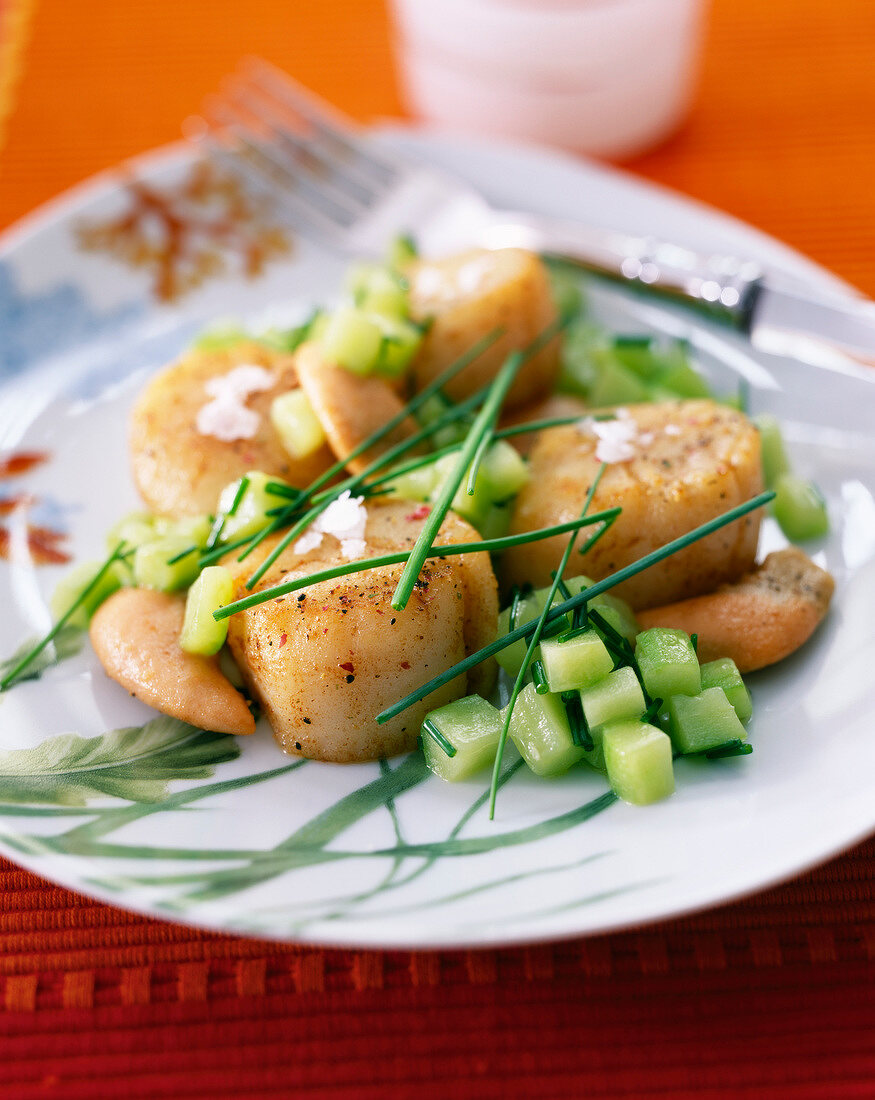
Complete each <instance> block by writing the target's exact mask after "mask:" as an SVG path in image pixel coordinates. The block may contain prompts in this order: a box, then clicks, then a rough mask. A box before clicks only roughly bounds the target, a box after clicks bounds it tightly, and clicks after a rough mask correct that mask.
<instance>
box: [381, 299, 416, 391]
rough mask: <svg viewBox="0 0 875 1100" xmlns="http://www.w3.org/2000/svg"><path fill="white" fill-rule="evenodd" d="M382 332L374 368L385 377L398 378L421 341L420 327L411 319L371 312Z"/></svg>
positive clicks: (408, 364) (407, 365)
mask: <svg viewBox="0 0 875 1100" xmlns="http://www.w3.org/2000/svg"><path fill="white" fill-rule="evenodd" d="M371 316H372V317H373V319H374V321H375V322H376V323H377V324H378V325H379V327H380V331H381V333H382V334H383V339H382V341H381V343H380V350H379V353H378V354H377V360H376V363H375V365H374V369H375V370H376V371H377V373H378V374H382V375H384V376H385V377H387V378H400V377H401V375H402V374H403V373H404V372H405V371H406V370H407V368H408V367H409V366H410V361H411V360H412V359H413V357H414V355H416V353H417V351H418V350H419V345H420V344H421V343H422V329H420V328H419V326H418V325H415V324H413V322H412V321H405V320H404V319H403V318H398V317H384V316H383V315H382V314H379V313H372V314H371Z"/></svg>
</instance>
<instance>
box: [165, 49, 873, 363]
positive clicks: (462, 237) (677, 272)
mask: <svg viewBox="0 0 875 1100" xmlns="http://www.w3.org/2000/svg"><path fill="white" fill-rule="evenodd" d="M186 131H187V133H188V136H190V137H194V138H195V139H197V140H198V141H199V142H201V143H202V144H204V145H205V146H206V147H207V148H208V150H209V151H210V153H211V155H212V156H213V157H216V158H219V159H220V160H221V161H223V162H224V163H226V164H228V165H229V166H231V167H232V168H233V169H234V170H235V171H238V172H242V173H244V174H245V176H246V178H247V180H248V181H249V183H250V185H251V186H253V187H255V188H257V189H260V190H262V191H267V192H269V193H270V194H271V195H272V196H273V197H274V198H276V199H278V200H279V201H280V202H281V203H282V205H283V207H284V208H285V210H286V211H287V212H288V215H289V217H290V219H291V220H292V221H293V222H294V223H295V224H296V225H297V226H298V228H299V229H302V230H307V231H309V232H310V233H313V234H316V235H317V236H318V237H320V238H321V239H322V240H323V241H324V242H325V243H327V244H328V245H330V246H332V247H333V248H335V249H339V250H341V251H344V252H349V253H352V254H356V255H382V254H384V251H385V248H386V245H387V242H388V241H389V240H390V239H391V238H392V237H393V235H395V234H397V233H399V232H408V231H412V232H413V234H414V236H415V238H416V240H417V242H418V243H419V244H420V245H421V247H422V250H423V252H424V253H425V254H427V255H440V254H442V253H443V254H446V253H448V252H452V251H457V250H460V249H462V248H470V247H473V246H480V247H486V248H506V247H519V248H526V249H530V250H532V251H536V252H540V253H543V254H546V255H552V256H555V257H558V258H561V259H564V260H567V261H570V262H572V263H575V264H578V265H580V266H581V267H584V268H587V269H589V270H591V271H594V272H597V273H599V274H601V275H607V276H610V277H611V278H614V279H617V280H619V281H621V282H625V283H627V284H631V285H634V286H637V287H639V288H646V289H647V290H649V291H655V292H659V293H662V294H665V295H668V296H670V297H673V298H675V299H678V300H682V301H684V302H686V303H687V304H692V305H694V306H697V307H699V308H700V309H703V310H705V311H707V312H708V313H709V314H711V315H712V316H717V317H719V318H720V319H722V320H724V321H729V322H730V323H731V324H732V325H733V326H734V327H735V328H737V329H739V330H740V331H742V332H744V333H745V334H746V335H747V336H748V337H749V338H750V339H751V340H752V341H753V342H754V343H757V344H759V345H760V346H762V347H764V348H765V349H766V350H772V351H778V352H780V353H783V354H790V355H792V356H794V357H799V358H806V359H809V361H811V362H815V363H818V364H819V365H826V361H825V360H824V358H823V356H824V355H826V356H827V359H829V358H830V357H834V356H835V353H836V347H839V348H842V349H845V350H851V351H852V352H853V353H854V354H857V355H862V356H863V357H865V358H875V305H873V304H872V303H867V302H863V301H859V300H854V299H853V298H847V297H844V296H837V297H835V298H830V297H825V296H823V295H819V296H818V297H817V298H816V299H811V298H808V297H806V296H805V295H804V294H800V293H798V292H795V291H792V290H788V289H786V288H780V287H777V286H775V285H774V282H773V280H772V279H771V277H770V278H766V276H765V274H764V272H763V270H762V268H761V267H760V265H759V264H758V263H756V262H755V261H752V260H750V259H742V258H739V257H735V256H727V255H722V254H720V255H704V254H698V253H696V252H693V251H691V250H689V249H687V248H684V247H681V246H678V245H676V244H672V243H669V242H665V241H660V240H658V239H656V238H652V237H636V236H629V235H625V234H621V233H616V232H612V231H610V230H605V229H600V228H597V227H594V226H588V225H584V224H582V223H578V222H572V221H562V220H557V219H552V218H547V217H542V216H540V215H533V214H527V213H523V212H519V211H500V210H495V209H493V208H492V207H491V206H489V204H488V203H487V202H486V201H485V200H484V199H483V198H482V196H480V195H479V194H478V193H477V192H475V191H474V190H473V189H472V188H470V187H469V186H468V185H467V184H465V183H462V182H461V181H460V180H458V179H456V178H453V177H450V176H448V175H445V174H443V173H441V172H437V171H435V170H434V169H432V168H430V167H425V166H422V165H419V164H416V163H413V162H412V161H408V160H403V159H401V158H399V157H396V156H395V155H390V154H387V153H386V152H384V151H383V150H380V151H377V150H375V149H374V147H373V144H372V143H371V142H369V141H368V140H367V138H365V137H363V136H361V135H360V134H359V133H358V132H357V131H356V129H355V127H354V126H353V125H352V124H351V123H350V121H349V120H348V119H346V118H345V117H344V116H343V115H342V114H340V112H338V111H336V110H335V109H334V108H332V107H331V106H329V105H328V104H327V103H325V102H324V101H322V100H321V99H319V98H318V97H317V96H315V95H314V94H313V93H312V92H310V91H309V90H308V89H306V88H305V87H303V86H302V85H300V84H298V83H297V82H295V81H293V80H291V79H290V78H289V77H288V76H286V75H285V74H284V73H282V72H280V70H278V69H276V68H274V67H273V66H271V65H269V64H267V63H266V62H264V61H261V60H258V59H250V60H248V61H246V62H244V64H243V65H242V66H241V68H240V70H239V71H238V72H237V73H236V74H234V75H233V76H232V77H231V78H229V79H228V80H227V81H226V82H225V84H224V86H223V89H222V94H221V95H219V96H214V97H212V98H211V99H210V100H208V101H207V103H206V104H205V109H204V115H203V117H199V118H195V119H191V120H189V123H188V125H187V127H186ZM843 362H844V360H843Z"/></svg>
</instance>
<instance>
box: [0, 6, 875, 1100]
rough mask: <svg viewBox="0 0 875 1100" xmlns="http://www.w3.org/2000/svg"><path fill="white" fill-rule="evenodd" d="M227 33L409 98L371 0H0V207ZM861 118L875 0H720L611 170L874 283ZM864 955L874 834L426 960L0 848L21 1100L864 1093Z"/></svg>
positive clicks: (223, 46)
mask: <svg viewBox="0 0 875 1100" xmlns="http://www.w3.org/2000/svg"><path fill="white" fill-rule="evenodd" d="M423 2H432V3H439V2H440V0H423ZM654 48H658V43H654ZM245 53H256V54H260V55H263V56H265V57H267V58H269V59H271V60H273V61H275V62H276V63H277V64H279V65H280V66H282V67H283V68H285V69H287V70H289V71H291V72H293V73H294V74H295V75H296V76H298V77H299V78H300V79H301V80H303V81H304V82H305V83H307V84H309V85H310V86H312V87H313V88H314V89H315V90H316V91H317V92H319V93H321V94H322V95H324V96H326V97H328V98H329V99H331V100H333V101H334V102H335V103H337V104H338V105H339V106H340V107H342V108H343V109H345V110H346V111H348V112H349V113H350V114H352V115H353V116H355V117H356V118H359V119H361V120H363V121H366V120H370V119H375V118H380V117H385V116H394V115H398V114H400V113H402V108H401V103H400V98H399V93H398V89H397V85H396V82H395V78H394V75H393V68H392V62H391V53H390V38H389V29H388V23H387V19H386V15H385V11H384V7H383V4H382V3H381V2H380V0H309V2H307V3H303V2H300V0H282V2H279V0H251V2H250V3H248V4H239V3H231V2H230V0H0V227H4V226H5V225H7V224H10V223H11V222H12V221H14V220H15V219H16V218H17V217H18V216H20V215H22V214H24V213H26V212H27V211H29V210H31V209H32V208H33V207H34V206H36V205H37V204H38V203H40V202H42V201H44V200H45V199H48V198H50V197H51V196H53V195H55V194H57V193H58V192H60V191H61V190H63V189H64V188H65V187H67V186H69V185H70V184H73V183H75V182H77V181H79V180H81V179H83V178H85V177H87V176H88V175H89V174H91V173H93V172H94V171H97V170H99V169H102V168H105V167H108V166H110V165H113V164H115V163H116V162H117V161H119V160H120V159H121V158H123V157H126V156H128V155H130V154H134V153H138V152H141V151H143V150H145V149H148V148H150V147H153V146H156V145H160V144H162V143H164V142H167V141H172V140H175V139H176V138H177V137H178V136H179V132H180V122H181V120H182V119H183V118H184V117H185V116H186V115H187V114H189V113H190V112H192V111H193V110H195V109H196V108H197V106H198V104H199V102H200V101H201V99H202V97H203V96H204V95H206V94H207V93H208V92H210V91H211V90H213V89H215V88H216V87H217V85H218V82H219V80H220V79H221V77H222V75H223V74H224V73H226V72H227V71H229V70H230V69H232V68H233V67H234V66H235V64H236V62H237V61H238V59H239V58H240V56H241V55H242V54H245ZM873 124H875V3H873V0H831V2H829V3H827V2H825V0H715V2H714V3H713V8H712V16H711V20H710V25H709V31H708V36H707V42H706V47H705V52H704V57H703V66H702V77H701V81H700V84H699V89H698V94H697V97H696V102H695V105H694V108H693V110H692V113H691V115H690V117H689V119H688V121H687V122H686V124H685V125H684V127H683V128H682V129H681V130H680V131H679V132H678V133H677V134H676V135H675V136H674V137H672V138H671V139H670V140H669V141H668V142H666V143H665V144H664V145H662V146H661V147H660V148H658V149H657V150H655V151H653V152H651V153H649V154H647V155H644V156H642V157H639V158H637V159H636V160H634V161H632V162H630V163H629V164H628V165H627V167H628V168H629V169H630V170H632V171H634V172H637V173H640V174H642V175H644V176H646V177H648V178H650V179H652V180H655V181H658V182H660V183H663V184H667V185H669V186H671V187H674V188H677V189H678V190H680V191H683V192H686V193H688V194H690V195H693V196H695V197H696V198H699V199H703V200H705V201H707V202H710V203H712V204H714V205H716V206H719V207H722V208H724V209H726V210H728V211H729V212H731V213H733V214H735V215H737V216H738V217H740V218H743V219H745V220H747V221H749V222H752V223H753V224H755V225H757V226H759V227H760V228H762V229H764V230H766V231H767V232H770V233H772V234H774V235H775V236H777V237H780V238H782V239H784V240H785V241H787V242H788V243H790V244H791V245H793V246H795V247H796V248H798V249H800V250H801V251H803V252H805V253H807V254H809V255H810V256H812V257H813V258H814V259H816V260H818V261H820V262H821V263H822V264H824V265H826V266H827V267H829V268H832V269H833V270H834V271H836V272H837V273H838V274H840V275H842V276H843V277H845V278H846V279H848V280H850V281H851V282H853V283H855V284H856V285H857V286H859V287H860V288H862V289H863V290H865V291H866V292H867V293H869V294H870V295H875V216H873V215H875V199H873V194H875V189H873V184H872V175H873V168H875V142H873V136H875V125H873ZM0 339H2V333H0ZM828 733H829V731H824V735H825V736H828ZM817 812H820V810H819V808H818V807H812V813H817ZM873 979H875V842H873V841H869V842H868V843H867V844H864V845H862V846H860V847H858V848H857V849H856V850H855V851H854V852H852V853H850V854H848V855H846V856H843V857H841V858H839V859H836V860H833V861H832V862H831V863H830V864H828V865H827V866H826V867H824V868H822V869H820V870H818V871H815V872H813V873H812V874H810V875H808V876H804V877H802V878H800V879H797V880H796V881H795V882H793V883H790V884H787V885H785V886H783V887H780V888H777V889H773V890H771V891H768V892H766V893H763V894H761V895H758V896H757V897H755V898H752V899H748V900H747V901H744V902H741V903H737V904H734V905H731V906H726V907H723V908H721V909H718V910H714V911H711V912H709V913H705V914H700V915H696V916H692V917H689V918H687V919H685V920H680V921H674V922H670V923H668V924H663V925H660V926H656V927H651V928H646V929H642V930H636V931H630V932H624V933H620V934H615V935H612V936H602V937H597V938H594V939H590V940H581V941H571V942H570V943H567V944H562V945H552V946H551V945H544V946H539V947H533V948H529V949H525V950H507V951H482V952H442V953H440V954H437V955H429V954H411V953H409V952H388V953H380V952H362V951H327V952H325V951H319V950H310V949H306V948H297V947H286V946H282V945H277V944H266V943H259V942H257V941H247V940H242V939H239V938H235V937H226V936H216V935H209V934H206V933H200V932H198V931H196V930H192V929H187V928H183V927H181V926H174V925H170V924H165V923H163V922H160V921H152V920H147V919H145V918H142V917H138V916H136V915H133V914H128V913H124V912H122V911H120V910H116V909H112V908H109V907H106V906H103V905H100V904H98V903H96V902H92V901H89V900H87V899H84V898H81V897H78V896H76V895H74V894H71V893H70V892H68V891H66V890H63V889H60V888H57V887H53V886H51V885H49V884H46V883H44V882H43V881H42V880H40V879H39V878H37V877H36V876H34V875H31V874H29V873H27V872H24V871H20V870H18V869H17V868H15V867H14V866H12V865H11V864H8V863H4V862H2V861H0V1095H2V1096H4V1097H5V1096H9V1097H12V1098H14V1100H27V1098H29V1097H45V1096H55V1095H57V1096H63V1097H64V1100H75V1098H77V1097H91V1096H100V1097H102V1098H103V1097H110V1098H111V1097H116V1096H137V1097H146V1096H165V1097H174V1098H176V1097H182V1096H201V1097H208V1098H211V1100H212V1098H214V1097H215V1098H218V1097H224V1096H235V1097H243V1096H253V1097H254V1096H268V1095H273V1096H295V1097H306V1098H310V1097H312V1098H313V1100H316V1098H317V1097H318V1098H319V1100H332V1098H341V1097H342V1098H346V1097H355V1098H356V1100H359V1098H362V1100H368V1098H370V1097H373V1098H374V1100H376V1098H377V1097H380V1100H385V1097H387V1096H393V1097H394V1096H401V1097H407V1096H416V1097H417V1100H429V1098H434V1100H439V1098H440V1100H443V1098H445V1097H446V1096H449V1095H453V1096H455V1097H462V1096H469V1095H470V1096H475V1095H476V1096H477V1097H478V1098H479V1100H489V1098H491V1097H496V1098H497V1097H499V1096H500V1097H501V1098H502V1100H507V1098H508V1097H515V1096H519V1097H526V1098H528V1097H535V1096H539V1097H556V1098H558V1097H562V1098H563V1100H565V1098H566V1097H572V1096H576V1095H583V1094H585V1095H587V1096H589V1097H602V1096H609V1095H620V1094H624V1095H628V1096H633V1097H636V1098H644V1097H656V1096H659V1097H661V1098H663V1100H664V1098H666V1097H675V1096H676V1097H686V1098H689V1100H692V1098H694V1097H695V1098H698V1097H702V1096H707V1097H709V1098H712V1100H730V1098H732V1100H735V1098H736V1097H747V1098H749V1100H783V1098H785V1097H787V1096H790V1095H792V1096H793V1097H794V1098H799V1097H801V1098H803V1100H806V1098H815V1097H816V1098H829V1100H833V1098H836V1097H840V1098H843V1097H846V1096H847V1097H850V1096H854V1097H858V1098H859V1097H875V1038H873V1036H875V996H873V990H875V980H873Z"/></svg>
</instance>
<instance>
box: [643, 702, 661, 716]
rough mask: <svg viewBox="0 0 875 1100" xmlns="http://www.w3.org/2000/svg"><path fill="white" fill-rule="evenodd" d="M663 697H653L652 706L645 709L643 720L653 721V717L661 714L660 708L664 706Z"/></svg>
mask: <svg viewBox="0 0 875 1100" xmlns="http://www.w3.org/2000/svg"><path fill="white" fill-rule="evenodd" d="M662 702H663V701H662V699H651V700H650V706H649V707H648V708H647V710H645V712H644V717H643V719H642V721H643V722H652V721H653V719H654V718H655V717H656V716H657V714H659V708H660V707H661V706H662Z"/></svg>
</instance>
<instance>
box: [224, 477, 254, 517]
mask: <svg viewBox="0 0 875 1100" xmlns="http://www.w3.org/2000/svg"><path fill="white" fill-rule="evenodd" d="M248 488H249V475H248V474H244V475H243V477H241V478H240V484H239V485H238V486H237V492H236V493H235V494H234V499H233V500H232V501H231V507H230V508H229V509H228V515H229V516H236V515H237V509H238V508H239V507H240V501H241V500H242V499H243V496H244V494H245V492H246V490H247V489H248Z"/></svg>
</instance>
